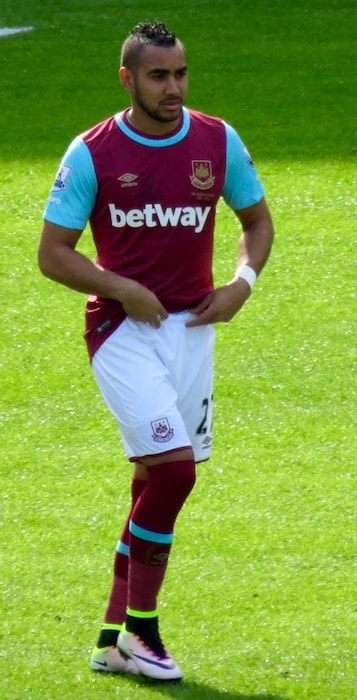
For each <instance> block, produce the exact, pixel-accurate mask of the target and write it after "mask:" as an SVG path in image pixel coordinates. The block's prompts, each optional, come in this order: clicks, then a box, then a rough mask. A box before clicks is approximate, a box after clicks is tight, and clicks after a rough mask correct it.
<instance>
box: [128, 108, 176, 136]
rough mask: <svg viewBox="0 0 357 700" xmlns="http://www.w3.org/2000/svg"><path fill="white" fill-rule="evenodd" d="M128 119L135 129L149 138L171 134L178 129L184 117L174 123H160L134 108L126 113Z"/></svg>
mask: <svg viewBox="0 0 357 700" xmlns="http://www.w3.org/2000/svg"><path fill="white" fill-rule="evenodd" d="M126 118H127V120H128V122H129V124H130V125H131V126H132V127H134V129H136V130H137V131H141V133H143V134H147V135H148V136H165V135H166V134H170V133H172V132H173V131H175V130H176V129H177V127H178V126H179V125H180V122H181V119H182V115H181V114H180V116H179V117H178V118H177V119H174V120H173V121H168V122H165V121H159V120H158V119H153V118H152V117H150V116H149V115H146V114H142V113H141V112H140V113H138V112H137V111H136V110H135V109H133V107H131V109H129V111H128V112H127V113H126Z"/></svg>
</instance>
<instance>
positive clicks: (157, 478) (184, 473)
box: [149, 459, 196, 503]
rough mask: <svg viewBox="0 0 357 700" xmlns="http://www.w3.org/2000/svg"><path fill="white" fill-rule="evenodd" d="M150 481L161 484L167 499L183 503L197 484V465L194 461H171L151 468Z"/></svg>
mask: <svg viewBox="0 0 357 700" xmlns="http://www.w3.org/2000/svg"><path fill="white" fill-rule="evenodd" d="M149 480H150V481H151V483H153V482H156V483H157V484H160V490H161V492H162V493H163V494H164V497H165V498H168V499H172V498H174V499H175V500H176V499H177V501H179V502H181V503H182V502H183V501H184V500H185V499H186V498H187V496H188V495H189V493H190V492H191V491H192V489H193V487H194V485H195V482H196V464H195V461H194V460H193V459H185V460H182V459H181V460H177V461H170V462H166V463H161V464H157V465H155V466H154V465H152V466H151V467H149Z"/></svg>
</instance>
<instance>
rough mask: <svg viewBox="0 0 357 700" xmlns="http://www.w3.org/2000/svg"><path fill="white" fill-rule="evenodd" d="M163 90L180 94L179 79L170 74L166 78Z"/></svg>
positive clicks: (171, 93)
mask: <svg viewBox="0 0 357 700" xmlns="http://www.w3.org/2000/svg"><path fill="white" fill-rule="evenodd" d="M165 92H166V93H167V94H168V95H180V85H179V81H178V80H177V78H176V77H175V76H174V75H170V76H168V78H167V82H166V85H165Z"/></svg>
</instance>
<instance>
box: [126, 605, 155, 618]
mask: <svg viewBox="0 0 357 700" xmlns="http://www.w3.org/2000/svg"><path fill="white" fill-rule="evenodd" d="M126 612H127V615H130V616H131V617H141V618H144V619H145V620H149V619H150V618H151V617H157V610H150V611H147V610H146V611H144V612H143V611H142V610H133V609H132V608H127V609H126Z"/></svg>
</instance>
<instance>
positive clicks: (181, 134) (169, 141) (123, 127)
mask: <svg viewBox="0 0 357 700" xmlns="http://www.w3.org/2000/svg"><path fill="white" fill-rule="evenodd" d="M182 114H183V120H182V126H181V129H180V130H179V131H177V132H176V133H175V134H174V135H173V136H168V137H167V138H150V137H149V136H142V135H141V134H139V133H138V132H137V131H133V129H131V128H130V126H128V125H127V123H126V122H125V121H124V119H123V112H118V113H117V114H115V115H114V119H115V121H116V123H117V125H118V127H119V129H120V131H122V132H123V134H125V135H126V136H128V137H129V138H130V139H132V140H133V141H136V143H141V144H142V145H143V146H151V147H152V148H163V147H164V146H173V145H174V144H175V143H179V142H180V141H182V139H184V138H185V136H186V134H187V132H188V130H189V128H190V115H189V112H188V110H187V109H186V107H183V108H182Z"/></svg>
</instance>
